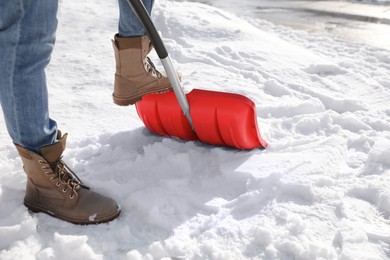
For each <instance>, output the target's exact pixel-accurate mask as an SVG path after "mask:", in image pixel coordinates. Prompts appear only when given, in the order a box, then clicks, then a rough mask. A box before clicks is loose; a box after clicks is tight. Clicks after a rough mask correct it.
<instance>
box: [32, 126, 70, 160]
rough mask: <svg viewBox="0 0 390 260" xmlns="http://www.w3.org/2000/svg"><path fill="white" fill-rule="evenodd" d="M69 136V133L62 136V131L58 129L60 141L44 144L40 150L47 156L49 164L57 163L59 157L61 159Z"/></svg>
mask: <svg viewBox="0 0 390 260" xmlns="http://www.w3.org/2000/svg"><path fill="white" fill-rule="evenodd" d="M67 136H68V134H64V135H63V136H62V137H61V132H60V131H58V136H57V139H58V142H57V143H54V144H49V145H45V146H42V147H41V149H40V150H39V152H40V153H41V155H42V157H43V158H45V160H46V161H47V162H48V163H49V164H52V163H55V162H57V161H58V159H60V157H61V155H62V152H63V151H64V150H65V146H66V138H67Z"/></svg>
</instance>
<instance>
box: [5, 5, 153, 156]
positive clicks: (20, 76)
mask: <svg viewBox="0 0 390 260" xmlns="http://www.w3.org/2000/svg"><path fill="white" fill-rule="evenodd" d="M118 2H119V8H120V16H119V26H118V30H119V34H120V35H121V36H140V35H144V34H145V31H144V29H143V27H142V25H141V24H140V23H139V21H138V18H137V17H136V16H135V15H134V13H133V11H132V10H131V8H130V6H129V5H128V4H127V1H126V0H118ZM143 2H144V5H145V7H146V8H147V9H148V11H149V13H150V12H151V9H152V5H153V0H143ZM57 9H58V0H1V1H0V102H1V106H2V109H3V113H4V119H5V123H6V126H7V130H8V133H9V135H10V136H11V139H12V141H13V142H14V143H15V144H19V145H21V146H23V147H25V148H27V149H29V150H31V151H35V152H39V149H40V148H41V147H42V146H44V145H48V144H52V143H55V142H56V141H57V123H56V121H54V120H53V119H51V118H50V117H49V110H48V92H47V85H46V76H45V67H46V66H47V65H48V63H49V61H50V55H51V52H52V50H53V47H54V42H55V32H56V29H57Z"/></svg>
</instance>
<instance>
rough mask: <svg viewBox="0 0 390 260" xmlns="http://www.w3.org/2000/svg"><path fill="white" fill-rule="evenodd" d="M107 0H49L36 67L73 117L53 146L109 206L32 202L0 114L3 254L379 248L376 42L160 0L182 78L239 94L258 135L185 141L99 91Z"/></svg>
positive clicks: (109, 67)
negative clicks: (36, 205) (47, 207)
mask: <svg viewBox="0 0 390 260" xmlns="http://www.w3.org/2000/svg"><path fill="white" fill-rule="evenodd" d="M114 2H115V1H114ZM114 2H106V1H99V2H98V3H97V2H96V1H90V0H86V1H82V2H80V1H75V0H69V1H64V2H63V3H62V6H61V10H60V14H59V18H60V26H59V30H58V39H57V46H56V50H55V52H54V54H53V58H52V63H51V65H50V67H49V69H48V78H49V82H50V98H51V100H50V101H51V103H50V105H51V116H52V117H53V118H55V119H56V120H57V121H58V122H59V126H60V129H62V130H63V131H64V132H70V136H69V138H68V140H69V143H68V149H67V150H66V153H65V160H66V161H67V162H68V163H69V165H70V166H71V167H72V168H73V169H74V170H75V171H76V172H77V173H78V175H79V176H80V177H81V178H82V179H83V180H84V181H85V182H86V184H87V185H90V186H92V187H93V188H94V189H95V190H98V191H99V192H102V193H104V194H106V195H109V196H112V197H113V198H115V199H116V200H117V201H118V202H119V204H120V205H121V207H122V214H121V216H120V217H119V218H118V219H117V220H115V221H113V222H111V223H108V224H103V225H98V226H75V225H72V224H69V223H66V222H62V221H59V220H56V219H53V218H51V217H49V216H46V215H44V214H30V213H29V212H28V211H27V210H26V208H25V207H24V206H23V205H22V201H23V196H24V186H25V182H26V180H25V175H24V173H23V171H22V165H21V161H20V160H19V158H18V156H17V153H16V151H15V149H14V148H13V146H12V143H11V142H10V140H9V138H8V136H7V134H6V130H5V126H4V122H3V121H1V122H0V127H1V131H0V133H1V136H0V160H1V165H0V172H2V174H1V175H0V207H1V210H0V250H1V251H0V259H223V260H226V259H343V260H347V259H386V258H388V257H390V235H389V234H390V220H389V218H390V192H389V191H390V189H389V183H390V159H389V158H390V150H389V149H390V141H389V140H390V109H389V104H390V56H389V53H388V51H385V50H381V49H374V48H369V47H365V46H361V45H354V44H349V43H348V44H347V43H344V42H341V41H335V40H332V39H329V38H325V37H321V36H318V35H312V34H307V33H305V32H300V31H292V30H289V29H287V28H283V27H278V26H274V25H272V24H270V23H267V22H264V21H261V20H244V19H242V18H238V17H236V16H234V15H232V14H230V13H226V12H224V11H221V10H219V9H216V8H213V7H210V6H206V5H203V4H196V3H186V2H183V3H181V2H180V3H179V2H168V1H159V3H157V5H156V7H155V12H154V19H155V21H156V23H157V26H158V28H159V29H160V30H161V34H162V36H163V37H164V40H165V42H166V45H167V48H168V50H169V51H170V54H171V57H172V59H173V61H174V63H175V65H176V66H177V67H178V69H179V70H180V71H181V73H182V74H183V78H184V82H183V83H184V84H183V85H184V87H185V88H186V90H187V91H190V90H191V89H192V88H204V89H212V90H219V91H227V92H234V93H240V94H244V95H246V96H248V97H249V98H251V99H252V100H253V101H254V102H255V103H256V105H257V112H258V121H259V126H260V129H261V132H262V134H263V135H264V137H265V139H266V140H267V141H268V142H269V144H270V146H269V148H268V149H266V150H253V151H237V150H232V149H227V148H221V147H211V146H207V145H203V144H200V143H197V142H183V141H180V140H175V139H170V138H164V137H159V136H154V135H152V134H150V133H149V132H148V131H147V130H146V129H145V128H144V127H143V126H142V123H141V121H140V120H139V119H138V118H137V114H136V111H135V109H134V107H117V106H115V105H114V104H113V103H112V100H111V91H112V80H113V74H114V60H113V59H114V58H113V53H112V50H111V46H110V38H112V37H113V34H114V32H115V31H116V22H117V20H116V17H117V16H116V14H117V9H116V8H117V6H116V5H115V3H114ZM156 57H157V56H156V55H155V54H154V55H152V58H153V59H155V60H156Z"/></svg>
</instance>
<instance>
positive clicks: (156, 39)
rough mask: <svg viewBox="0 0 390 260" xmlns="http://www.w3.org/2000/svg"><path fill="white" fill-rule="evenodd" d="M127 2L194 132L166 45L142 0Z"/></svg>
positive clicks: (186, 104) (184, 97)
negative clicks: (151, 45)
mask: <svg viewBox="0 0 390 260" xmlns="http://www.w3.org/2000/svg"><path fill="white" fill-rule="evenodd" d="M127 2H128V3H129V5H130V6H131V8H133V10H134V13H135V14H136V15H137V16H138V18H139V20H140V21H141V23H142V25H143V26H144V28H145V30H146V32H147V34H148V35H149V38H150V40H151V42H152V44H153V47H154V48H155V50H156V52H157V55H158V57H159V58H160V60H161V63H162V65H163V67H164V70H165V72H166V73H167V76H168V79H169V81H170V82H171V85H172V88H173V91H174V92H175V95H176V98H177V101H178V102H179V105H180V107H181V110H182V111H183V113H184V116H185V117H186V118H187V120H188V122H189V123H190V125H191V127H192V130H194V125H193V123H192V119H191V115H190V106H189V104H188V100H187V97H186V95H185V94H184V91H183V89H182V87H181V84H180V80H179V77H178V76H177V73H176V71H175V69H174V67H173V65H172V61H171V59H170V58H169V55H168V52H167V49H166V48H165V45H164V43H163V41H162V39H161V37H160V35H159V34H158V32H157V29H156V27H155V26H154V24H153V22H152V19H151V18H150V16H149V14H148V12H147V10H146V8H145V6H144V4H143V3H142V2H141V0H127Z"/></svg>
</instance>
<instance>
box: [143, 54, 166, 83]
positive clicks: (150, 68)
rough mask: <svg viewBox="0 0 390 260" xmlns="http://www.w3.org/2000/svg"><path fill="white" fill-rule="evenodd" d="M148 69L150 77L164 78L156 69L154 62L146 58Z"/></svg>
mask: <svg viewBox="0 0 390 260" xmlns="http://www.w3.org/2000/svg"><path fill="white" fill-rule="evenodd" d="M145 63H146V67H147V70H148V74H149V75H153V76H154V75H155V76H157V77H158V78H159V79H160V78H161V77H162V74H161V72H159V71H158V70H157V69H156V66H154V64H153V62H152V61H151V59H150V58H149V57H146V62H145Z"/></svg>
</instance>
